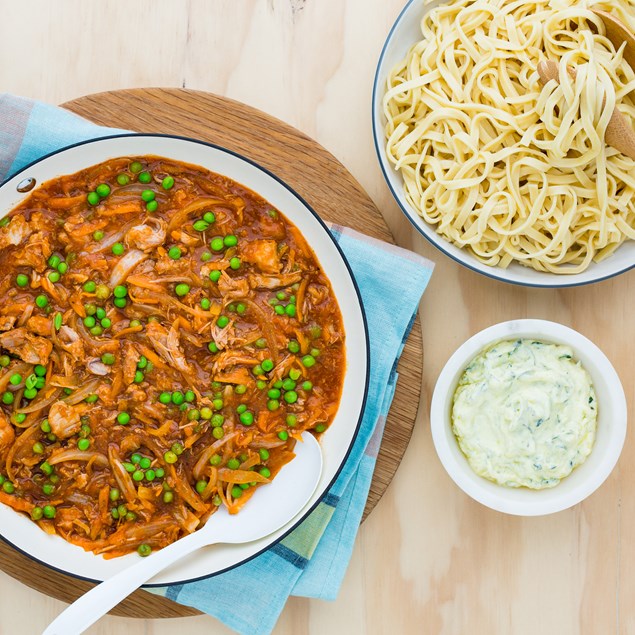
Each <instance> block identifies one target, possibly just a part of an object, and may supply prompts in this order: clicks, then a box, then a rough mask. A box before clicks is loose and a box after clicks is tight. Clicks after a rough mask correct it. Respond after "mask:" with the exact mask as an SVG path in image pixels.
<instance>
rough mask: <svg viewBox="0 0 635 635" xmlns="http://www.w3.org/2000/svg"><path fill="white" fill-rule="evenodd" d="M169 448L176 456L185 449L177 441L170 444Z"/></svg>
mask: <svg viewBox="0 0 635 635" xmlns="http://www.w3.org/2000/svg"><path fill="white" fill-rule="evenodd" d="M170 450H172V452H174V454H176V455H177V456H180V455H181V454H183V450H185V448H184V447H183V445H182V444H181V443H179V442H178V441H177V442H176V443H173V444H172V447H171V448H170Z"/></svg>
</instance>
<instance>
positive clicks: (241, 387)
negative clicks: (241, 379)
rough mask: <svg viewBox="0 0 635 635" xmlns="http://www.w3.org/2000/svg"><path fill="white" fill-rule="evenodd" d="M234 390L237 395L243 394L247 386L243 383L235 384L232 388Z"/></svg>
mask: <svg viewBox="0 0 635 635" xmlns="http://www.w3.org/2000/svg"><path fill="white" fill-rule="evenodd" d="M234 392H235V393H236V394H237V395H244V394H245V393H246V392H247V386H245V384H237V385H236V387H235V388H234Z"/></svg>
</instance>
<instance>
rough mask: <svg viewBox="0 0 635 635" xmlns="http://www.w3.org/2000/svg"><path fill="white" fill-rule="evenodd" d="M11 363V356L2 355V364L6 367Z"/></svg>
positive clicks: (0, 363)
mask: <svg viewBox="0 0 635 635" xmlns="http://www.w3.org/2000/svg"><path fill="white" fill-rule="evenodd" d="M10 363H11V358H10V357H9V356H8V355H0V366H2V368H6V367H7V366H8V365H9V364H10Z"/></svg>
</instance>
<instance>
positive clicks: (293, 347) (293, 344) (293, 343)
mask: <svg viewBox="0 0 635 635" xmlns="http://www.w3.org/2000/svg"><path fill="white" fill-rule="evenodd" d="M287 349H288V350H289V352H290V353H298V352H299V351H300V344H299V343H298V341H297V340H289V343H288V344H287Z"/></svg>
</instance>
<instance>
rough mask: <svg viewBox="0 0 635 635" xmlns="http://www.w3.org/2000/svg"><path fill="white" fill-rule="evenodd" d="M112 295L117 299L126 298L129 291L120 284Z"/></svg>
mask: <svg viewBox="0 0 635 635" xmlns="http://www.w3.org/2000/svg"><path fill="white" fill-rule="evenodd" d="M112 294H113V295H114V296H115V298H125V297H126V296H127V295H128V289H127V288H126V286H125V285H123V284H118V285H117V286H116V287H115V288H114V289H113V290H112Z"/></svg>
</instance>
